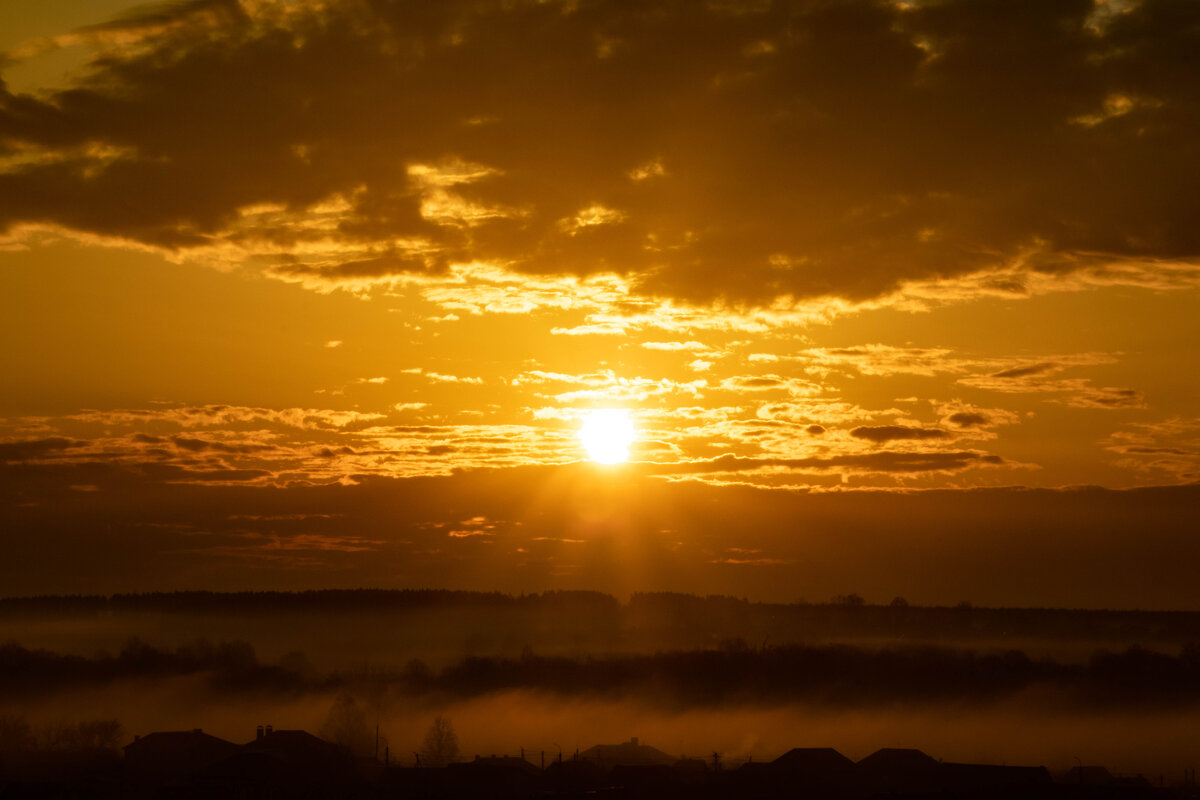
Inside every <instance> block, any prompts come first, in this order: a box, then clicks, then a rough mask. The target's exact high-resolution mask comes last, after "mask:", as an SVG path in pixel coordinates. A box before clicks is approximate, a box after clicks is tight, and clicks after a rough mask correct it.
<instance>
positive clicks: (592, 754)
mask: <svg viewBox="0 0 1200 800" xmlns="http://www.w3.org/2000/svg"><path fill="white" fill-rule="evenodd" d="M579 757H580V758H584V759H587V760H588V761H591V762H593V763H595V764H597V765H598V766H600V767H601V768H603V769H611V768H613V767H648V766H653V765H656V764H665V765H668V766H669V765H671V764H674V763H675V761H676V759H675V757H674V756H669V755H667V754H666V753H664V752H663V751H662V750H659V749H657V748H655V747H650V746H649V745H645V744H639V743H638V739H637V737H636V736H634V737H633V738H632V739H630V740H629V741H628V742H622V743H621V744H598V745H596V746H594V747H589V748H588V749H587V750H584V751H583V752H582V753H580V754H579Z"/></svg>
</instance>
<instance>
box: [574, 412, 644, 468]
mask: <svg viewBox="0 0 1200 800" xmlns="http://www.w3.org/2000/svg"><path fill="white" fill-rule="evenodd" d="M579 438H580V440H581V441H582V442H583V446H584V448H585V449H586V450H587V452H588V457H589V458H591V459H592V461H598V462H599V463H601V464H616V463H619V462H621V461H627V460H629V445H631V444H633V422H631V421H630V419H629V412H628V411H623V410H620V409H615V408H606V409H601V410H599V411H590V412H588V415H587V417H585V418H584V420H583V427H582V428H581V429H580V431H579Z"/></svg>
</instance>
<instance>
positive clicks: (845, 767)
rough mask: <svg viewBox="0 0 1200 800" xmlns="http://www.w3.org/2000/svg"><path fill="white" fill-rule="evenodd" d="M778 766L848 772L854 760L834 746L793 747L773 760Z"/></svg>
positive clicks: (814, 770)
mask: <svg viewBox="0 0 1200 800" xmlns="http://www.w3.org/2000/svg"><path fill="white" fill-rule="evenodd" d="M771 763H772V764H773V765H775V766H777V767H784V768H787V769H790V770H796V771H802V772H812V773H838V772H848V771H850V770H851V769H853V768H854V762H853V761H851V760H850V759H848V758H846V757H845V756H844V755H842V754H841V753H839V752H838V751H837V750H834V749H833V748H832V747H793V748H792V749H791V750H788V751H787V752H786V753H784V754H783V755H781V756H780V757H779V758H777V759H775V760H774V761H772V762H771Z"/></svg>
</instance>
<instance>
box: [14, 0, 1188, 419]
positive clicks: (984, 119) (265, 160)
mask: <svg viewBox="0 0 1200 800" xmlns="http://www.w3.org/2000/svg"><path fill="white" fill-rule="evenodd" d="M1198 19H1200V9H1198V8H1197V7H1196V5H1195V4H1194V3H1190V2H1187V1H1186V0H1144V2H1140V3H1116V2H1112V3H1109V2H1102V3H1091V2H1085V1H1084V0H1071V1H1069V2H1059V3H1044V2H977V1H976V0H971V1H970V2H966V1H965V0H962V1H958V0H944V1H942V2H914V3H899V2H863V1H859V2H846V3H834V4H830V3H824V2H805V1H803V0H794V1H792V2H785V1H784V0H779V1H778V2H763V3H720V2H710V3H706V4H697V3H690V2H670V1H669V0H657V1H656V2H653V3H639V4H636V5H632V6H631V5H629V4H621V3H613V2H570V3H567V2H531V1H530V2H515V3H498V2H486V1H485V0H453V1H450V2H440V3H435V4H429V3H423V2H369V1H368V0H361V1H360V2H349V3H336V4H328V5H327V4H324V3H317V2H308V3H300V4H291V3H289V4H284V3H274V2H249V1H248V0H247V2H236V0H196V1H195V2H190V3H185V4H177V5H173V6H162V7H154V8H152V9H150V10H148V11H144V12H139V13H136V14H133V15H131V16H126V17H123V18H121V19H118V20H116V21H114V22H112V23H110V24H107V25H103V26H97V27H93V28H90V29H86V30H82V31H76V32H74V33H72V34H70V35H66V36H64V37H60V40H58V41H57V42H55V43H54V44H56V45H58V46H64V45H71V44H75V43H78V42H85V43H90V45H91V46H93V47H95V48H97V56H96V57H95V59H94V60H93V61H92V63H91V65H90V67H89V69H88V71H87V72H86V74H85V75H83V76H82V77H80V78H79V80H78V82H77V83H76V85H74V86H71V87H69V88H65V89H58V90H53V91H48V92H45V93H42V94H13V93H11V92H7V93H5V94H3V95H0V163H2V164H3V173H2V174H0V226H2V227H3V228H5V229H7V230H8V231H10V233H11V234H12V235H13V236H16V237H27V236H28V235H29V232H30V231H31V230H45V229H48V228H49V229H53V230H60V231H67V232H73V233H74V234H75V235H83V236H90V237H99V238H101V239H103V240H110V241H112V240H116V241H120V242H125V243H129V244H133V245H136V246H142V247H150V248H156V249H161V250H164V251H167V252H171V253H175V254H178V255H181V256H183V255H188V254H193V255H197V256H199V257H201V258H204V259H205V260H210V261H217V262H220V263H241V264H247V263H250V264H255V263H257V264H262V265H263V266H264V268H265V269H267V270H268V271H269V272H271V273H272V274H274V275H276V276H278V277H282V278H284V279H288V280H295V281H302V282H305V283H307V284H309V285H312V286H316V287H333V286H351V287H356V286H363V285H369V284H371V283H373V282H378V281H390V280H394V279H403V280H431V279H435V278H438V277H439V276H446V275H448V274H449V272H448V270H449V268H450V267H451V265H454V264H471V263H483V264H489V265H493V266H494V267H499V268H503V269H506V270H516V271H519V272H523V273H570V274H575V275H580V276H588V275H598V274H609V273H617V274H620V275H624V276H627V277H628V278H629V279H631V280H632V281H633V282H634V285H636V286H637V287H638V289H639V291H641V292H649V293H654V294H658V295H661V296H667V297H673V298H680V299H685V300H692V301H706V302H707V301H712V300H715V299H719V298H724V299H726V300H730V301H733V302H737V303H741V302H746V303H751V304H764V305H766V304H770V303H771V302H772V301H773V300H775V299H776V298H779V297H791V298H814V297H837V298H846V299H849V300H852V301H861V300H867V299H870V298H875V297H879V296H881V295H884V294H887V293H888V292H890V291H892V290H894V289H896V288H897V287H899V286H901V285H902V284H904V283H906V282H916V283H920V282H926V283H928V282H936V281H944V280H946V279H952V278H955V277H956V276H958V277H961V276H968V275H971V274H974V273H978V272H981V271H983V272H987V271H991V270H1002V271H1003V270H1008V272H1006V273H1005V274H1006V276H1007V277H1005V278H1003V279H997V280H999V281H1000V282H999V283H996V282H995V281H993V284H989V285H984V284H979V285H977V286H975V287H974V288H975V289H976V290H978V291H986V292H1001V293H1016V294H1019V293H1021V292H1023V291H1026V290H1027V289H1028V286H1027V284H1026V283H1025V282H1023V281H1024V280H1025V279H1022V278H1021V277H1020V276H1019V275H1017V276H1016V277H1014V276H1013V274H1012V270H1013V269H1017V270H1018V271H1024V272H1026V273H1029V272H1031V271H1032V272H1033V273H1041V274H1063V273H1070V272H1073V271H1079V270H1085V271H1090V272H1089V274H1091V275H1092V276H1093V277H1095V276H1096V275H1102V274H1107V275H1110V276H1112V275H1117V274H1119V272H1120V271H1121V270H1123V269H1130V268H1134V267H1136V269H1137V270H1140V271H1142V272H1145V271H1149V272H1154V271H1155V270H1156V269H1159V268H1160V267H1161V269H1162V270H1165V271H1167V272H1169V271H1170V269H1172V268H1178V267H1179V266H1180V265H1185V266H1186V265H1187V264H1189V263H1193V262H1194V260H1195V259H1196V258H1197V257H1198V256H1200V234H1198V233H1197V231H1198V230H1200V228H1198V227H1197V226H1196V225H1195V224H1194V223H1195V219H1194V215H1193V214H1192V212H1191V211H1190V207H1191V206H1190V203H1189V200H1190V195H1191V193H1192V191H1193V189H1194V185H1195V183H1196V179H1197V177H1198V176H1200V153H1198V152H1197V151H1196V148H1195V147H1194V146H1193V142H1194V141H1195V139H1196V137H1197V133H1198V130H1197V127H1198V126H1197V121H1196V120H1197V119H1198V118H1200V94H1198V92H1197V80H1196V75H1197V74H1200V63H1198V60H1200V55H1198V54H1200V33H1197V31H1200V25H1198V24H1197V22H1198ZM26 50H28V48H26ZM22 54H23V53H22V52H14V53H13V54H10V56H9V57H10V59H16V58H19V57H21V56H22ZM1001 283H1002V284H1003V285H1001ZM1096 402H1097V403H1101V404H1103V403H1106V402H1126V401H1125V400H1122V399H1121V398H1111V397H1110V398H1103V397H1101V398H1097V399H1096Z"/></svg>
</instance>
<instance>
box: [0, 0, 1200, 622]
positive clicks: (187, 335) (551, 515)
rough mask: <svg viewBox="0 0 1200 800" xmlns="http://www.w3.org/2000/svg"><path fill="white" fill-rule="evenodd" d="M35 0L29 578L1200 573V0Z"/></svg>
mask: <svg viewBox="0 0 1200 800" xmlns="http://www.w3.org/2000/svg"><path fill="white" fill-rule="evenodd" d="M3 6H4V7H5V19H6V23H5V25H4V28H3V30H2V31H0V53H2V55H0V80H2V81H3V84H2V85H0V289H2V291H0V341H3V343H4V347H3V348H0V376H3V377H2V378H0V386H3V390H2V391H0V474H2V475H3V478H2V480H0V523H2V524H0V528H2V529H3V533H2V534H0V593H4V594H38V593H46V592H52V593H75V592H117V591H144V590H172V589H194V588H210V589H245V588H310V587H325V586H339V587H341V586H359V585H369V586H381V587H422V586H437V587H452V588H472V589H489V590H490V589H501V590H503V591H514V592H519V591H540V590H544V589H551V588H579V589H600V590H603V591H612V592H616V593H618V594H620V593H629V592H633V591H647V590H672V591H689V592H697V593H701V594H711V593H732V594H737V595H739V596H748V597H751V598H752V599H764V600H789V601H790V600H798V599H807V600H809V601H825V600H827V599H829V598H830V597H831V596H833V595H834V594H844V593H849V592H857V593H860V594H862V595H864V596H866V597H867V598H868V600H871V601H873V602H887V601H888V600H890V599H891V597H893V596H896V595H901V596H905V597H907V598H908V599H909V600H910V601H913V602H927V603H954V602H958V601H961V600H970V601H972V602H977V603H991V604H1008V605H1022V606H1030V605H1060V606H1126V607H1156V608H1176V607H1178V608H1200V589H1197V588H1196V587H1195V585H1194V581H1192V580H1191V576H1190V575H1189V574H1188V572H1187V568H1186V565H1187V564H1189V563H1192V564H1194V563H1196V559H1197V557H1200V537H1198V534H1200V502H1197V500H1200V497H1198V495H1200V357H1198V356H1197V354H1196V350H1195V347H1194V343H1195V342H1196V341H1197V338H1198V334H1200V322H1197V315H1196V309H1197V307H1198V306H1197V300H1200V289H1198V287H1200V219H1198V215H1197V212H1196V204H1195V202H1194V195H1195V187H1196V186H1197V185H1200V147H1198V145H1197V143H1198V142H1200V6H1198V5H1197V4H1195V3H1194V2H1191V1H1190V0H1143V2H1134V1H1132V0H1131V1H1129V2H1126V1H1125V0H1107V1H1104V0H1101V1H1099V2H1084V1H1083V0H1055V2H1045V0H1031V1H1030V2H1020V1H1016V0H1005V1H1004V2H999V1H998V0H971V1H970V2H966V1H961V2H960V1H959V0H929V1H928V2H925V1H923V0H911V1H907V0H902V1H899V2H859V1H858V0H849V1H848V2H837V3H829V2H818V0H790V1H788V0H777V1H776V2H771V1H763V2H757V1H755V0H746V2H723V1H722V0H711V2H695V0H689V1H688V2H670V1H669V0H649V1H648V2H645V3H637V4H629V3H618V2H611V1H610V2H587V1H586V0H511V1H509V2H493V1H489V0H446V2H439V3H428V2H424V0H421V1H420V2H417V1H414V2H402V1H396V2H386V1H385V0H361V2H359V1H355V0H349V1H347V2H322V1H321V0H185V1H184V2H174V3H158V4H149V5H140V6H130V5H129V4H128V3H126V2H118V1H117V0H88V2H82V0H55V1H54V2H42V3H38V4H30V3H18V2H15V0H6V2H4V3H3ZM598 409H606V410H615V411H618V412H624V413H625V414H626V415H627V417H628V420H629V421H630V423H631V424H632V426H633V429H634V434H635V438H634V441H633V442H632V445H631V447H630V450H629V455H628V459H627V460H620V461H618V463H614V464H600V463H596V462H595V461H593V460H592V459H590V458H589V452H588V450H587V449H586V448H585V447H584V444H583V442H582V441H581V439H580V436H579V432H580V429H581V427H582V426H583V425H584V424H585V422H586V421H587V420H588V419H589V415H590V414H591V413H592V412H594V411H596V410H598Z"/></svg>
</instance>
